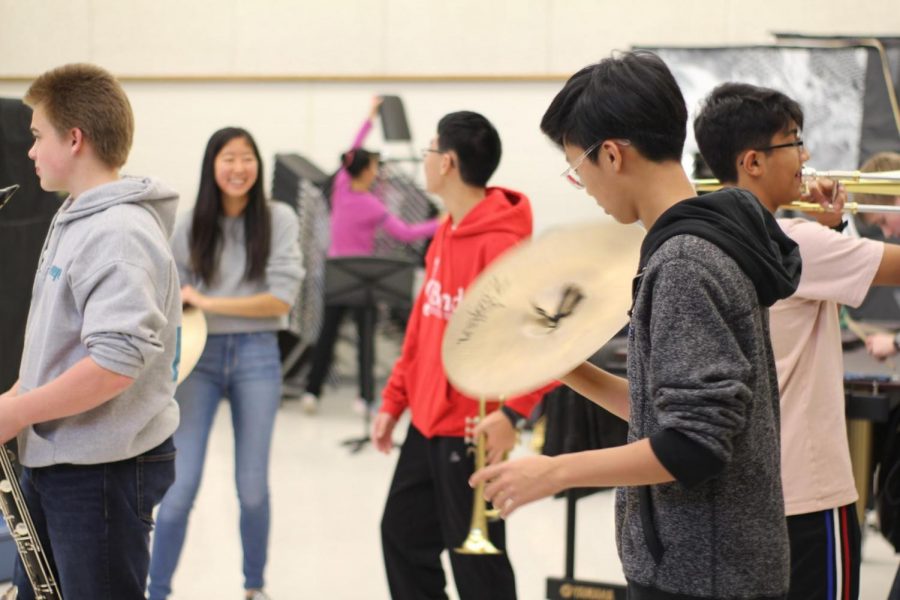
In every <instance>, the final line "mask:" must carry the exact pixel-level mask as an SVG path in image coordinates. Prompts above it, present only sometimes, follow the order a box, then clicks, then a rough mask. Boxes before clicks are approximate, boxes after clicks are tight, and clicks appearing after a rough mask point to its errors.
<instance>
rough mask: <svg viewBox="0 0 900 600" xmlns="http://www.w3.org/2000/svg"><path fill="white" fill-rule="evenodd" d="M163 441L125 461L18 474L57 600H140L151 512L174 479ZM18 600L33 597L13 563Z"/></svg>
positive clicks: (171, 451) (170, 453)
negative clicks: (59, 599) (53, 576)
mask: <svg viewBox="0 0 900 600" xmlns="http://www.w3.org/2000/svg"><path fill="white" fill-rule="evenodd" d="M174 463H175V446H174V444H173V443H172V438H169V439H168V440H166V441H165V442H163V443H162V444H160V445H159V446H157V447H156V448H154V449H153V450H150V451H148V452H146V453H144V454H142V455H140V456H137V457H135V458H131V459H128V460H123V461H118V462H113V463H102V464H97V465H71V464H60V465H53V466H50V467H41V468H36V469H29V468H24V469H23V470H22V477H21V486H22V495H23V496H24V497H25V502H26V504H27V505H28V510H29V512H30V513H31V519H32V521H33V523H34V526H35V529H36V530H37V534H38V536H39V538H40V539H41V540H42V542H43V546H44V551H45V552H46V553H47V558H48V559H49V561H50V564H51V566H52V568H53V570H54V572H55V574H56V580H57V583H58V584H59V586H60V591H61V593H62V596H63V598H97V599H98V600H139V599H140V600H143V598H144V589H145V586H146V583H147V564H148V563H149V562H150V552H149V544H150V530H151V529H152V527H153V507H154V506H155V505H156V504H158V503H159V501H160V499H162V497H163V494H165V493H166V489H167V488H168V487H169V486H170V485H171V484H172V481H173V480H174V479H175V464H174ZM13 582H14V583H15V585H16V586H17V587H18V589H19V595H18V597H19V598H20V599H23V600H24V599H27V600H33V598H34V592H33V590H32V589H31V584H30V583H29V581H28V577H27V575H26V573H25V570H24V568H23V566H22V561H21V559H18V560H17V561H16V567H15V571H14V574H13Z"/></svg>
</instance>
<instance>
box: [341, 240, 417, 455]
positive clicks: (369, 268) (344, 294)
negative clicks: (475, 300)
mask: <svg viewBox="0 0 900 600" xmlns="http://www.w3.org/2000/svg"><path fill="white" fill-rule="evenodd" d="M417 266H418V265H417V264H416V263H414V262H412V261H408V260H401V259H394V258H376V257H373V256H353V257H342V258H330V259H328V262H327V263H326V264H325V304H326V305H334V306H351V307H358V308H360V309H361V310H362V312H363V317H362V331H360V334H359V338H360V339H359V352H360V355H361V356H360V361H359V363H360V367H361V369H362V372H361V373H360V374H359V377H360V378H361V380H362V391H363V400H365V402H366V410H365V411H364V414H363V425H364V431H363V436H362V437H360V438H352V439H349V440H345V441H344V442H342V443H341V444H342V445H344V446H349V447H350V451H351V452H352V453H354V454H355V453H357V452H359V451H360V450H362V448H363V446H365V445H366V443H367V442H369V441H370V438H369V419H370V413H371V408H372V405H373V404H374V402H375V374H374V372H373V370H374V367H375V320H376V316H377V309H378V304H385V305H387V306H390V307H391V308H409V307H410V306H411V305H412V284H413V272H414V270H415V268H416V267H417Z"/></svg>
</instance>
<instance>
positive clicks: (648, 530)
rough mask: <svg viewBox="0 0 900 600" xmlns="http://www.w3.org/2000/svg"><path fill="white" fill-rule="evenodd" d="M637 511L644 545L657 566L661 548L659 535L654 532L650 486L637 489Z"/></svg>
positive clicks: (661, 553) (660, 559)
mask: <svg viewBox="0 0 900 600" xmlns="http://www.w3.org/2000/svg"><path fill="white" fill-rule="evenodd" d="M638 511H639V513H640V515H641V529H642V530H643V531H644V543H645V544H647V550H649V551H650V556H652V557H653V560H654V562H656V564H657V565H658V564H659V563H660V562H662V557H663V553H664V552H665V548H663V545H662V541H661V540H660V539H659V533H658V532H657V531H656V523H655V519H654V518H653V498H652V496H651V495H650V486H649V485H644V486H641V487H639V488H638Z"/></svg>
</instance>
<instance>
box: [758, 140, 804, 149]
mask: <svg viewBox="0 0 900 600" xmlns="http://www.w3.org/2000/svg"><path fill="white" fill-rule="evenodd" d="M779 148H796V149H797V152H800V150H801V149H802V148H803V140H801V139H800V138H797V139H796V140H792V141H790V142H785V143H783V144H773V145H772V146H766V147H765V148H756V149H755V150H756V151H757V152H768V151H769V150H778V149H779Z"/></svg>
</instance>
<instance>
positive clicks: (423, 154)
mask: <svg viewBox="0 0 900 600" xmlns="http://www.w3.org/2000/svg"><path fill="white" fill-rule="evenodd" d="M429 152H434V153H435V154H444V151H443V150H438V149H437V148H422V149H421V150H420V151H419V155H420V156H421V157H422V160H425V157H426V156H428V153H429Z"/></svg>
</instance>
